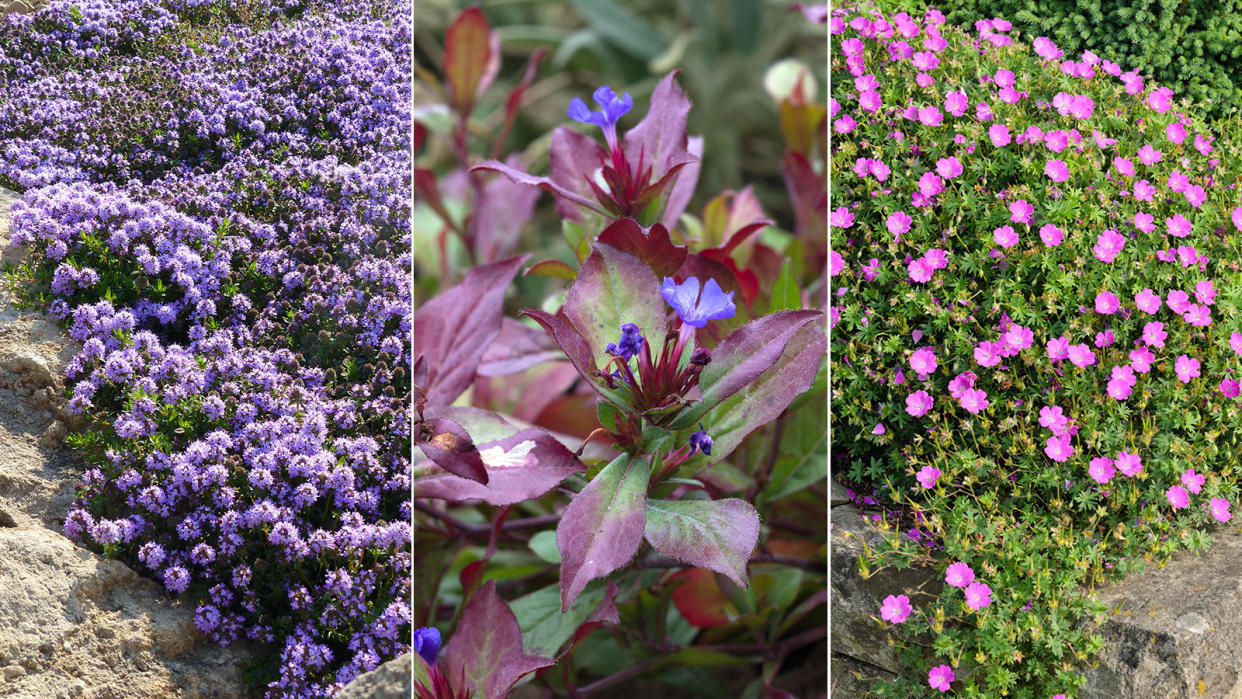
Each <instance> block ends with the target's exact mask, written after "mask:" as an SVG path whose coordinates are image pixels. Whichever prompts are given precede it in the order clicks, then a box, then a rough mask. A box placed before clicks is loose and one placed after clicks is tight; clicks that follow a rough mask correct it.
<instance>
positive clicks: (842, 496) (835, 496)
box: [830, 481, 850, 507]
mask: <svg viewBox="0 0 1242 699" xmlns="http://www.w3.org/2000/svg"><path fill="white" fill-rule="evenodd" d="M831 499H832V500H831V505H830V507H836V506H837V505H845V504H847V503H849V501H850V493H849V490H847V489H846V487H845V486H843V485H841V484H840V483H838V482H836V481H832V490H831Z"/></svg>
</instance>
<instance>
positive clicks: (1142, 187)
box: [1134, 180, 1156, 201]
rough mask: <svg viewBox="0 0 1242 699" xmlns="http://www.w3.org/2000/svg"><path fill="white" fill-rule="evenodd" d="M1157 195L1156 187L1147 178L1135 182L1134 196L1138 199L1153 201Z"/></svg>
mask: <svg viewBox="0 0 1242 699" xmlns="http://www.w3.org/2000/svg"><path fill="white" fill-rule="evenodd" d="M1155 196H1156V187H1155V185H1153V184H1152V183H1150V182H1148V181H1147V180H1139V181H1138V182H1135V183H1134V198H1135V199H1137V200H1138V201H1152V200H1153V199H1154V198H1155Z"/></svg>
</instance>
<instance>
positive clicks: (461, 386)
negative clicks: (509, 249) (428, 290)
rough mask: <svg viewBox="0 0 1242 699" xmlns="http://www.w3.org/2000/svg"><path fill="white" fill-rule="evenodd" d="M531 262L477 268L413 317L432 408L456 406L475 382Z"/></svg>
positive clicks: (515, 259) (505, 262)
mask: <svg viewBox="0 0 1242 699" xmlns="http://www.w3.org/2000/svg"><path fill="white" fill-rule="evenodd" d="M528 257H530V256H529V255H519V256H517V257H511V258H509V259H507V260H503V261H501V262H493V263H491V264H487V265H481V266H479V267H475V268H474V269H472V270H470V272H469V273H468V274H467V275H466V278H465V279H463V280H462V282H461V284H458V285H457V286H455V287H453V288H452V289H449V290H448V291H445V292H444V293H442V294H440V295H438V296H436V297H435V298H433V299H431V300H430V301H428V302H427V303H425V304H423V307H422V308H420V309H418V311H417V312H416V313H415V314H414V327H413V340H414V342H413V354H412V356H414V357H419V356H423V357H425V358H426V362H427V371H428V374H427V382H426V385H425V386H424V390H425V395H426V397H427V405H431V406H434V405H448V404H450V403H452V402H453V401H454V400H455V399H456V398H457V396H459V395H461V392H462V391H464V390H466V388H467V387H468V386H469V385H470V382H471V381H473V380H474V372H475V369H477V368H478V366H479V362H480V361H481V360H482V359H483V353H484V352H486V351H487V348H488V346H489V345H491V343H492V340H493V339H495V337H496V335H498V334H499V333H500V320H501V317H502V316H503V312H504V299H505V291H506V290H507V289H508V288H509V283H510V282H512V281H513V277H514V275H516V274H517V271H518V268H519V267H521V266H522V263H523V262H525V261H526V259H527V258H528Z"/></svg>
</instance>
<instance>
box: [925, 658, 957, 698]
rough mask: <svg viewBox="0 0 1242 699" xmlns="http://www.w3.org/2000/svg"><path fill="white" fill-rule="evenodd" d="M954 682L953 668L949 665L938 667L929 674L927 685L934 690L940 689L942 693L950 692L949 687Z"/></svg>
mask: <svg viewBox="0 0 1242 699" xmlns="http://www.w3.org/2000/svg"><path fill="white" fill-rule="evenodd" d="M952 682H953V668H951V667H949V666H948V665H937V666H936V667H933V668H932V669H931V672H928V673H927V684H929V685H931V688H932V689H939V690H940V691H942V692H947V691H949V685H950V684H952Z"/></svg>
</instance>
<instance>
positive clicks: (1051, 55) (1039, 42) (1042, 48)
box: [1031, 36, 1062, 61]
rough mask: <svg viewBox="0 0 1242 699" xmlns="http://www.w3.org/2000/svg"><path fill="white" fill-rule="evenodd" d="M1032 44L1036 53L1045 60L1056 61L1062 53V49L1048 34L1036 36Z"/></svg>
mask: <svg viewBox="0 0 1242 699" xmlns="http://www.w3.org/2000/svg"><path fill="white" fill-rule="evenodd" d="M1031 46H1032V48H1034V49H1035V53H1036V54H1037V55H1038V56H1039V57H1040V58H1042V59H1044V60H1045V61H1055V60H1057V59H1058V58H1060V57H1061V55H1062V54H1061V49H1058V48H1057V45H1056V44H1054V43H1052V39H1049V38H1048V37H1046V36H1041V37H1038V38H1036V39H1035V41H1034V42H1033V43H1032V44H1031Z"/></svg>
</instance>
